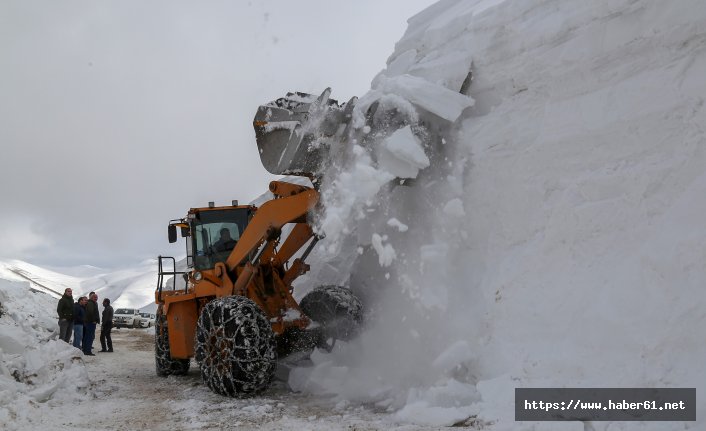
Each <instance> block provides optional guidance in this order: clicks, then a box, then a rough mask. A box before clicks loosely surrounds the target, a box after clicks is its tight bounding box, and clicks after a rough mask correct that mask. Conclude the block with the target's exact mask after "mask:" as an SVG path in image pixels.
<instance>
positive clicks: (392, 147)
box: [378, 126, 429, 178]
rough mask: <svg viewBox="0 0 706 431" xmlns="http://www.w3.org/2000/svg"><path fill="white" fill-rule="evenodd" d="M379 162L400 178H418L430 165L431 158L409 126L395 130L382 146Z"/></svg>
mask: <svg viewBox="0 0 706 431" xmlns="http://www.w3.org/2000/svg"><path fill="white" fill-rule="evenodd" d="M378 164H379V166H380V168H381V169H384V170H386V171H387V172H390V173H391V174H392V175H394V176H396V177H399V178H416V177H417V174H418V173H419V171H420V170H421V169H424V168H426V167H428V166H429V158H428V157H427V155H426V154H424V149H422V145H421V143H420V142H419V140H418V139H417V137H416V136H414V133H412V129H411V128H410V127H409V126H406V127H403V128H402V129H399V130H397V131H395V133H393V134H392V135H390V136H388V137H387V139H385V141H384V142H383V143H382V145H381V146H380V151H379V154H378Z"/></svg>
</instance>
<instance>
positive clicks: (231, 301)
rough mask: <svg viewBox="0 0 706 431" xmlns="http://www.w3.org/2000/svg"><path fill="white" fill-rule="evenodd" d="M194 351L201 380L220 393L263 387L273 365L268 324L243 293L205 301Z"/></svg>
mask: <svg viewBox="0 0 706 431" xmlns="http://www.w3.org/2000/svg"><path fill="white" fill-rule="evenodd" d="M194 350H195V357H196V361H197V362H198V364H199V368H200V369H201V377H202V378H203V381H204V383H206V385H207V386H208V387H209V388H210V389H211V390H212V391H213V392H216V393H217V394H221V395H226V396H231V397H238V398H241V397H246V396H249V395H254V394H257V393H259V392H261V391H263V390H264V389H266V388H267V386H268V385H269V383H270V381H271V380H272V377H273V376H274V373H275V368H276V367H277V350H276V343H275V334H274V332H273V331H272V326H271V325H270V322H269V320H268V319H267V316H265V313H263V311H262V310H261V309H260V307H259V306H258V305H257V304H255V303H254V302H253V301H251V300H250V299H248V298H245V297H243V296H226V297H223V298H218V299H215V300H213V301H211V302H209V303H208V304H206V306H205V307H204V308H203V310H202V311H201V315H200V316H199V320H198V326H197V328H196V343H195V349H194Z"/></svg>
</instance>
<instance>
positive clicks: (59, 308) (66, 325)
mask: <svg viewBox="0 0 706 431" xmlns="http://www.w3.org/2000/svg"><path fill="white" fill-rule="evenodd" d="M56 313H57V314H58V315H59V339H60V340H64V341H66V342H67V343H68V342H69V341H71V334H72V333H73V331H74V297H73V294H72V292H71V289H68V288H67V289H65V290H64V295H63V296H62V297H61V299H59V303H58V304H57V305H56Z"/></svg>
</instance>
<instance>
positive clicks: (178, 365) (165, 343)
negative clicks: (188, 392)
mask: <svg viewBox="0 0 706 431" xmlns="http://www.w3.org/2000/svg"><path fill="white" fill-rule="evenodd" d="M154 362H155V367H156V369H157V375H158V376H162V377H166V376H169V375H172V374H173V375H176V376H183V375H184V374H186V373H188V372H189V366H190V364H191V361H190V360H188V359H172V357H171V356H170V354H169V331H168V328H167V319H166V317H165V316H164V315H162V314H158V315H157V319H156V320H155V324H154Z"/></svg>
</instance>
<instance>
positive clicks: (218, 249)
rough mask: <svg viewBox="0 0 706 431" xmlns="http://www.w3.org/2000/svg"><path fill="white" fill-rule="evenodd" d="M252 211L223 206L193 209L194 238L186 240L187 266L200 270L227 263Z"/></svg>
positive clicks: (190, 216)
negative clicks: (219, 263)
mask: <svg viewBox="0 0 706 431" xmlns="http://www.w3.org/2000/svg"><path fill="white" fill-rule="evenodd" d="M252 213H253V211H252V208H251V207H247V206H242V207H220V208H200V209H193V208H192V209H191V210H190V211H189V215H188V217H187V218H188V221H189V231H190V235H189V236H187V237H186V239H187V241H186V257H187V265H188V266H189V267H191V268H194V269H196V270H206V269H212V268H213V267H214V266H215V265H216V263H218V262H225V261H226V260H227V259H228V256H229V255H230V253H231V252H232V251H233V248H234V247H235V245H236V244H237V242H238V240H239V239H240V235H241V234H242V233H243V232H244V231H245V228H246V227H247V225H248V221H249V220H250V218H251V216H252Z"/></svg>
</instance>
